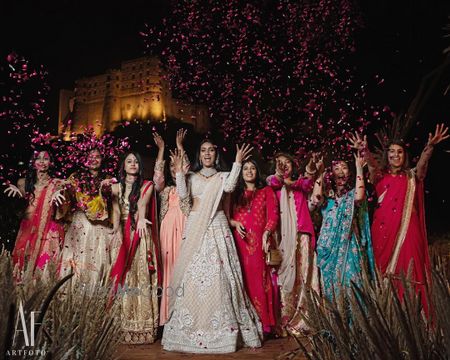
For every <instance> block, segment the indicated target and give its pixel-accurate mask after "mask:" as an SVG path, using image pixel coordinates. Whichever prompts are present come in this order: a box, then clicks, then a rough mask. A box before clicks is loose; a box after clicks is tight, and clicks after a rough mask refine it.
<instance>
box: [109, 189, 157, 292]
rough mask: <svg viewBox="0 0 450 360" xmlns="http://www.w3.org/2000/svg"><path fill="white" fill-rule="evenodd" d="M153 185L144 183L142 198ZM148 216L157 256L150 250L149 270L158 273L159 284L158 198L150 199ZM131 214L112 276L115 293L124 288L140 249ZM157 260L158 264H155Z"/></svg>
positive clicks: (148, 255)
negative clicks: (133, 229)
mask: <svg viewBox="0 0 450 360" xmlns="http://www.w3.org/2000/svg"><path fill="white" fill-rule="evenodd" d="M151 185H153V182H152V181H144V186H145V188H144V190H143V192H142V196H144V195H145V194H146V193H147V191H148V189H149V188H150V186H151ZM147 213H148V216H149V218H150V221H151V223H152V224H151V233H152V241H153V244H154V251H155V254H152V253H151V250H150V249H149V250H148V251H149V253H148V254H147V261H148V269H149V271H157V274H158V284H159V283H160V281H161V270H160V268H161V267H160V266H159V263H160V261H159V246H158V226H157V218H156V213H157V209H156V198H155V196H152V197H151V199H150V203H149V206H148V210H147ZM138 221H139V217H137V219H136V223H137V222H138ZM131 224H132V223H131V214H128V217H127V221H126V223H125V227H124V234H123V240H122V244H121V246H120V249H119V253H118V255H117V259H116V262H115V263H114V265H113V267H112V269H111V273H110V276H111V278H112V279H113V280H114V292H116V291H117V287H118V286H119V284H120V285H121V286H122V285H123V283H124V282H125V279H126V276H127V273H128V271H129V270H130V268H131V264H132V263H133V260H134V256H135V255H136V250H137V249H138V247H139V244H140V241H141V238H140V237H139V233H138V231H136V230H135V231H134V234H133V237H132V236H131V234H132V232H133V231H132V228H131ZM153 259H155V261H156V264H155V263H154V262H153Z"/></svg>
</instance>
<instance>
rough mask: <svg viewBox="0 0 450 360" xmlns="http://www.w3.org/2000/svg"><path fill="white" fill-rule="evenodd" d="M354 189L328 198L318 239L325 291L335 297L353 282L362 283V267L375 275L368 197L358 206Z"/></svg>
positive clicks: (323, 210)
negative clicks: (341, 288)
mask: <svg viewBox="0 0 450 360" xmlns="http://www.w3.org/2000/svg"><path fill="white" fill-rule="evenodd" d="M354 199H355V189H352V190H351V191H349V192H347V193H346V194H345V195H343V196H341V197H339V198H335V199H333V198H328V199H327V202H326V204H325V206H324V207H323V208H322V215H323V222H322V228H321V230H320V236H319V239H318V241H317V265H318V267H319V268H320V271H321V274H322V288H323V291H324V294H325V295H326V296H327V297H328V298H329V299H332V298H333V293H335V295H338V293H339V288H340V287H343V288H348V287H350V282H351V281H352V282H354V283H355V284H357V285H358V284H360V283H361V266H364V267H365V268H366V271H368V272H369V274H370V275H372V276H373V274H374V256H373V250H372V241H371V237H370V224H369V214H368V208H367V200H364V201H363V202H362V203H361V204H359V205H357V206H355V200H354Z"/></svg>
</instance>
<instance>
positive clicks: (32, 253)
mask: <svg viewBox="0 0 450 360" xmlns="http://www.w3.org/2000/svg"><path fill="white" fill-rule="evenodd" d="M51 166H52V160H51V157H50V153H49V152H48V151H47V150H42V151H35V152H34V153H33V156H32V157H31V159H30V166H29V169H28V171H27V174H26V176H25V178H21V179H19V181H18V182H17V186H14V185H9V187H8V188H7V189H6V190H5V192H6V193H7V194H8V196H12V197H15V196H18V197H22V198H25V199H26V200H27V209H26V211H25V216H24V218H23V220H22V222H21V223H20V229H19V233H18V234H17V239H16V243H15V246H14V250H13V253H12V257H13V262H14V264H16V265H17V266H18V268H17V270H19V271H22V270H24V269H25V268H26V267H28V266H32V268H33V271H34V269H35V268H36V267H38V268H40V269H43V268H44V266H45V264H46V263H47V262H48V261H49V260H50V259H53V260H54V261H56V260H57V259H58V257H59V254H60V250H61V247H62V246H63V241H64V230H63V227H62V224H61V223H59V222H57V221H55V219H54V213H55V211H54V208H53V201H54V200H56V199H57V196H58V194H59V193H58V189H59V187H60V186H61V185H62V183H63V181H62V180H60V179H56V178H53V177H51V175H50V173H49V170H50V169H51ZM55 196H56V197H55ZM59 196H61V195H59ZM18 277H19V278H20V275H18Z"/></svg>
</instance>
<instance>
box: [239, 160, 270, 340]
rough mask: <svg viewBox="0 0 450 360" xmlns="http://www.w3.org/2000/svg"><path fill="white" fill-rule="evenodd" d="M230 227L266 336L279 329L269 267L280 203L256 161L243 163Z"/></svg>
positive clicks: (248, 287)
mask: <svg viewBox="0 0 450 360" xmlns="http://www.w3.org/2000/svg"><path fill="white" fill-rule="evenodd" d="M233 195H234V196H233V202H232V212H231V220H230V224H231V227H232V228H233V235H234V239H235V242H236V247H237V250H238V254H239V259H240V262H241V266H242V275H243V278H244V285H245V290H246V292H247V295H248V296H249V298H250V301H251V302H252V304H253V306H254V307H255V309H256V311H257V313H258V315H259V318H260V320H261V323H262V325H263V330H264V332H265V333H271V332H272V331H273V330H274V328H275V323H276V316H275V312H274V295H275V293H276V292H275V291H274V289H273V286H272V280H271V273H272V268H271V267H270V266H268V265H267V264H266V251H267V249H268V247H269V237H270V235H271V234H272V233H273V232H275V230H276V229H277V226H278V219H279V209H278V200H277V198H276V195H275V193H274V191H273V190H272V188H271V187H270V186H264V183H263V181H262V180H261V177H260V173H259V169H258V166H257V163H256V161H254V160H247V161H244V163H243V164H242V171H241V174H240V176H239V180H238V185H237V188H236V190H235V192H234V194H233Z"/></svg>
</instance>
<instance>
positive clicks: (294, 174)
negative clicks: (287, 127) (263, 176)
mask: <svg viewBox="0 0 450 360" xmlns="http://www.w3.org/2000/svg"><path fill="white" fill-rule="evenodd" d="M280 156H284V157H285V158H286V159H288V160H289V161H290V162H291V164H292V174H291V178H292V179H293V180H294V179H297V178H298V176H299V173H298V166H297V162H296V161H295V158H294V157H293V156H292V155H291V154H288V153H284V152H278V153H276V154H275V155H274V156H273V164H272V174H274V173H275V171H276V169H277V158H279V157H280Z"/></svg>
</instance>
